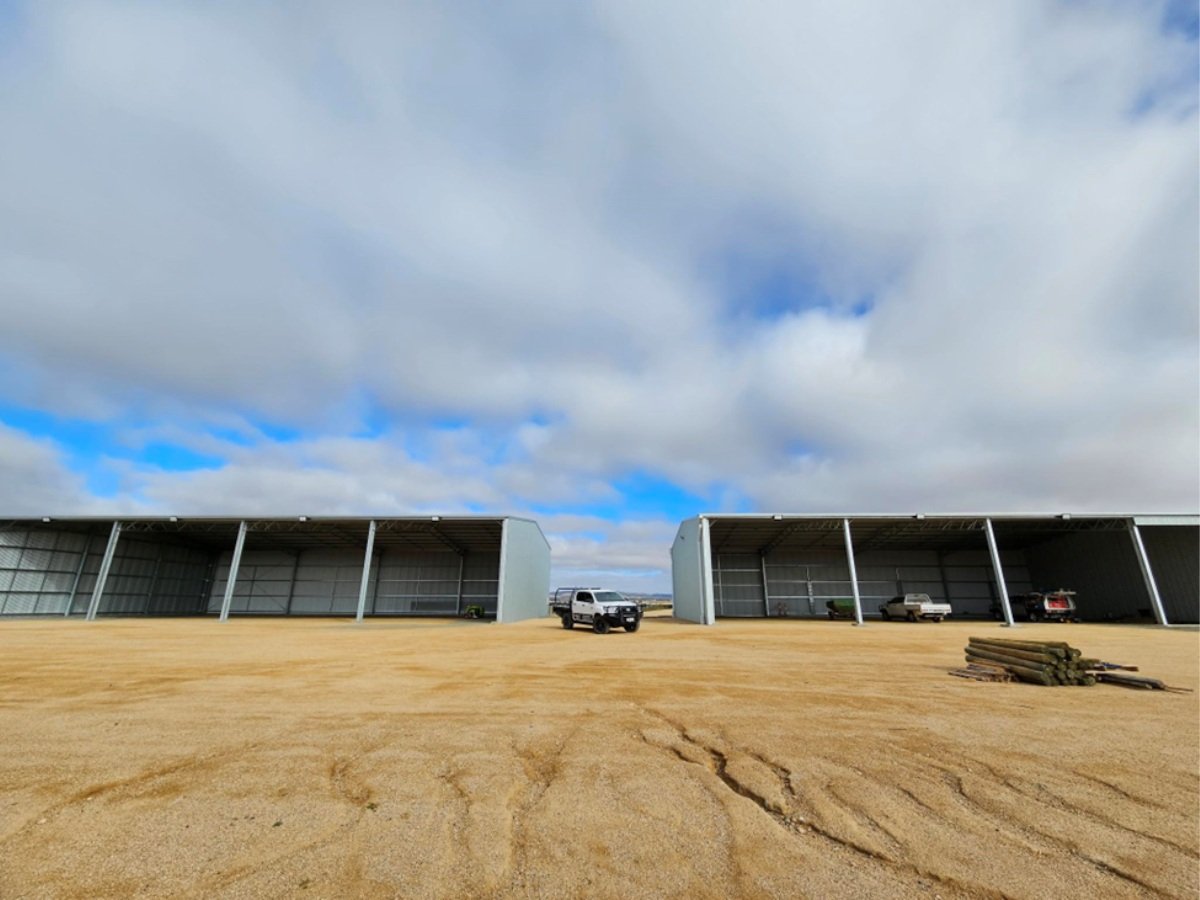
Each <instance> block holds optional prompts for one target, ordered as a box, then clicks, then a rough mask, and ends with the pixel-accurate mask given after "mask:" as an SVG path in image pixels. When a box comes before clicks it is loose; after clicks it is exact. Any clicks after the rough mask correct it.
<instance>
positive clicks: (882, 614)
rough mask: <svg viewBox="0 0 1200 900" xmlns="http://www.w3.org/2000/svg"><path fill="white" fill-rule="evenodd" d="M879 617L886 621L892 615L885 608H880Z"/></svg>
mask: <svg viewBox="0 0 1200 900" xmlns="http://www.w3.org/2000/svg"><path fill="white" fill-rule="evenodd" d="M879 617H880V618H881V619H883V621H885V622H886V621H887V620H888V619H890V618H891V617H892V615H891V613H889V612H888V611H887V610H886V609H881V610H880V611H879Z"/></svg>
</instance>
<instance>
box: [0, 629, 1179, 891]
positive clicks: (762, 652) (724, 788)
mask: <svg viewBox="0 0 1200 900" xmlns="http://www.w3.org/2000/svg"><path fill="white" fill-rule="evenodd" d="M984 632H986V633H991V634H993V635H997V634H1000V633H1001V631H1000V629H999V628H998V626H996V625H994V624H993V623H990V622H988V623H974V624H967V623H950V622H947V623H943V624H940V625H933V624H910V623H872V624H870V625H869V626H868V627H866V628H862V629H858V628H854V627H852V626H851V625H850V624H849V623H845V622H800V621H778V620H776V621H740V622H739V621H730V620H725V621H722V622H721V623H720V624H718V625H717V626H716V627H714V628H705V627H701V626H697V625H692V624H688V623H684V622H679V621H676V620H673V619H670V618H667V617H662V618H657V617H652V618H648V619H647V620H646V622H645V623H644V625H643V628H642V629H641V631H640V632H638V633H637V634H625V633H622V632H614V633H612V634H609V635H606V636H603V637H601V636H598V635H593V634H591V633H590V632H581V631H578V630H576V631H573V632H567V631H563V630H562V628H561V627H560V626H559V625H558V622H557V620H554V619H543V620H539V621H533V622H526V623H522V624H518V625H495V624H488V623H468V622H444V621H396V620H384V621H375V622H368V623H367V624H365V625H361V626H356V625H355V624H354V623H353V622H352V621H347V620H291V621H273V620H264V619H254V620H233V621H230V622H228V623H226V624H221V623H218V622H216V621H212V620H134V619H124V620H108V621H103V620H102V621H98V622H93V623H87V622H80V621H62V620H55V621H45V620H23V621H8V622H0V897H2V898H5V900H8V898H20V897H80V898H84V897H87V898H92V897H133V896H139V897H194V898H209V897H308V896H311V897H580V896H589V897H614V898H615V897H621V898H626V897H688V898H694V897H714V898H716V897H805V896H807V897H856V898H862V897H943V898H951V897H1028V898H1044V897H1065V896H1075V897H1105V898H1115V897H1143V896H1169V897H1189V898H1190V897H1195V896H1197V893H1198V892H1200V876H1198V874H1197V873H1198V870H1200V834H1198V829H1200V703H1198V699H1197V696H1198V695H1197V694H1173V693H1161V692H1151V691H1131V690H1126V689H1122V688H1117V687H1109V686H1103V685H1097V686H1096V687H1092V688H1081V687H1071V688H1068V687H1060V688H1045V687H1035V686H1029V685H1022V684H981V683H975V682H969V681H964V680H962V679H958V678H953V677H951V676H949V675H948V674H946V671H947V669H948V668H950V667H953V666H955V665H957V664H960V663H961V661H962V652H961V651H962V647H963V645H964V644H965V643H966V641H967V636H968V635H970V634H974V633H984ZM1021 636H1022V637H1024V638H1051V639H1064V638H1065V639H1069V640H1070V641H1071V642H1072V643H1073V644H1075V645H1076V646H1078V647H1080V648H1082V649H1083V651H1084V655H1085V656H1098V657H1101V658H1103V659H1108V660H1111V661H1114V662H1123V663H1129V664H1135V665H1139V666H1141V669H1142V672H1143V674H1148V675H1152V676H1155V677H1159V678H1162V679H1164V680H1165V681H1167V682H1168V683H1171V684H1176V685H1179V686H1182V687H1188V688H1193V689H1195V688H1197V687H1198V686H1200V685H1198V680H1200V635H1198V634H1197V632H1196V631H1194V630H1191V631H1189V630H1170V631H1167V630H1162V629H1156V628H1150V627H1135V626H1102V625H1086V624H1085V625H1031V626H1025V627H1023V628H1022V629H1021Z"/></svg>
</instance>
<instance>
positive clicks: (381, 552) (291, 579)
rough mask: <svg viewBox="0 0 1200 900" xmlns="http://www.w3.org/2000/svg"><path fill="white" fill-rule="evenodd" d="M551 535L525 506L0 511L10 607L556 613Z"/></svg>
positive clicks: (2, 584) (152, 612)
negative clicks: (195, 513) (111, 514)
mask: <svg viewBox="0 0 1200 900" xmlns="http://www.w3.org/2000/svg"><path fill="white" fill-rule="evenodd" d="M549 586H550V546H549V544H548V543H547V541H546V539H545V537H544V536H543V534H542V531H541V529H540V528H539V527H538V525H537V523H536V522H533V521H531V520H528V519H520V518H513V517H489V516H412V517H401V518H366V517H361V518H345V517H341V518H332V517H323V516H289V517H271V518H266V517H259V518H237V517H228V518H222V517H183V516H166V517H123V518H120V519H115V518H107V519H105V518H70V517H53V518H52V517H43V518H40V519H7V520H0V616H13V615H59V616H71V615H76V616H84V617H86V618H88V619H94V618H96V617H97V616H102V615H148V616H204V615H215V616H218V617H219V618H221V619H222V620H225V619H227V618H228V617H229V616H231V615H233V616H237V615H258V616H288V615H293V616H355V617H356V618H358V619H359V620H361V619H363V618H365V617H367V616H457V615H459V614H461V613H463V612H464V611H465V610H466V609H467V608H468V607H471V606H479V607H482V608H483V612H484V615H485V616H487V617H495V618H496V620H497V621H500V622H515V621H518V620H520V619H525V618H531V617H535V616H542V615H545V606H546V603H545V598H546V594H547V592H548V591H549Z"/></svg>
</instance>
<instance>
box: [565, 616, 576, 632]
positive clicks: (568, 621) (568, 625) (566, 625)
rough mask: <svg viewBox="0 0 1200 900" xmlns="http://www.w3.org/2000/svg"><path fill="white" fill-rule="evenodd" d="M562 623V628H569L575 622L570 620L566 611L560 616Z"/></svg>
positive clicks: (572, 626)
mask: <svg viewBox="0 0 1200 900" xmlns="http://www.w3.org/2000/svg"><path fill="white" fill-rule="evenodd" d="M562 623H563V628H567V629H570V628H574V627H575V623H574V622H572V621H571V614H570V613H567V614H566V615H565V616H563V617H562Z"/></svg>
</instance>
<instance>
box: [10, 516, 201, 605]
mask: <svg viewBox="0 0 1200 900" xmlns="http://www.w3.org/2000/svg"><path fill="white" fill-rule="evenodd" d="M106 543H107V534H105V535H99V534H97V535H92V536H89V535H87V534H83V533H80V532H74V531H54V530H49V529H37V530H11V531H3V532H0V615H62V614H63V613H64V612H66V609H67V604H68V603H69V602H71V588H72V585H75V583H76V577H78V579H79V581H78V585H77V587H76V589H75V596H74V602H73V603H71V611H72V613H75V614H79V615H82V614H83V613H85V612H86V611H87V607H88V603H89V602H90V601H91V598H92V591H93V589H94V588H95V585H96V575H97V573H98V572H99V571H100V563H101V561H102V559H103V556H104V548H105V546H106ZM81 563H82V569H81V567H80V564H81ZM209 564H210V554H208V553H206V552H204V551H201V550H195V549H192V548H190V547H179V546H174V545H171V544H163V543H158V542H154V541H144V540H138V539H136V538H130V537H128V536H126V535H122V536H121V539H120V540H119V541H118V543H117V552H116V554H115V555H114V556H113V562H112V567H111V568H110V569H109V573H108V582H107V583H106V584H105V587H104V596H103V597H102V598H101V601H100V609H99V610H98V612H99V613H101V614H106V613H111V614H115V615H140V614H147V615H195V614H198V613H202V612H203V611H204V603H205V599H206V597H207V587H208V583H207V578H208V574H209Z"/></svg>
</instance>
